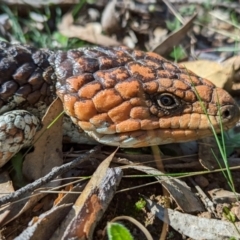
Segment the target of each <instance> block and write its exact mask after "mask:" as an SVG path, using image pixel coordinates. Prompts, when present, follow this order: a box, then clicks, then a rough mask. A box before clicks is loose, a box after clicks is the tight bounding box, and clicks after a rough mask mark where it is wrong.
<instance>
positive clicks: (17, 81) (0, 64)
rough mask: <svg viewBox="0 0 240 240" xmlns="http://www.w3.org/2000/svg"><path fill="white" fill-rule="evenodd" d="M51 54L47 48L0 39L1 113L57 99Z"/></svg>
mask: <svg viewBox="0 0 240 240" xmlns="http://www.w3.org/2000/svg"><path fill="white" fill-rule="evenodd" d="M52 55H54V53H53V52H52V51H50V50H47V49H36V48H33V47H31V46H23V45H18V44H9V43H7V42H0V85H1V87H0V114H2V113H4V112H7V111H9V110H12V109H28V110H30V111H31V109H33V110H34V109H39V106H44V105H45V106H48V105H49V104H50V103H51V102H52V101H53V99H54V98H56V89H55V84H56V76H55V73H54V68H53V67H52V66H51V63H50V60H49V59H50V57H51V56H52ZM39 114H40V115H41V111H40V112H39Z"/></svg>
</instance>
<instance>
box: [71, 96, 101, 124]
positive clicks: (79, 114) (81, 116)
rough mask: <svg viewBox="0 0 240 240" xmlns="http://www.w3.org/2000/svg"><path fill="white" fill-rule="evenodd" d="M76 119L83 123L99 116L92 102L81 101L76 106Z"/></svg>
mask: <svg viewBox="0 0 240 240" xmlns="http://www.w3.org/2000/svg"><path fill="white" fill-rule="evenodd" d="M74 113H75V117H76V118H78V120H81V121H88V120H89V119H90V118H92V117H94V116H95V115H96V114H97V110H96V108H95V106H94V103H93V101H92V100H79V101H78V102H76V103H75V104H74Z"/></svg>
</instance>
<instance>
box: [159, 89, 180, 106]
mask: <svg viewBox="0 0 240 240" xmlns="http://www.w3.org/2000/svg"><path fill="white" fill-rule="evenodd" d="M157 103H158V105H159V107H162V108H167V109H172V108H176V107H177V106H178V105H179V100H178V99H177V98H176V97H175V96H173V95H172V94H170V93H162V94H160V95H159V96H158V97H157Z"/></svg>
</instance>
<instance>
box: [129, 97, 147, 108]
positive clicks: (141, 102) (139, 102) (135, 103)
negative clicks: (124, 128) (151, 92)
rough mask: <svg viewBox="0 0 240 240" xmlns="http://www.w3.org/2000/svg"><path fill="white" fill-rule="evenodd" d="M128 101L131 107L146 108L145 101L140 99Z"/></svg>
mask: <svg viewBox="0 0 240 240" xmlns="http://www.w3.org/2000/svg"><path fill="white" fill-rule="evenodd" d="M129 101H130V103H131V105H132V106H133V107H134V106H143V107H146V106H147V104H146V101H145V99H142V98H138V97H135V98H131V99H130V100H129Z"/></svg>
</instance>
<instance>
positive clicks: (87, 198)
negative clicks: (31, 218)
mask: <svg viewBox="0 0 240 240" xmlns="http://www.w3.org/2000/svg"><path fill="white" fill-rule="evenodd" d="M114 154H115V152H114V153H113V154H111V155H110V156H109V157H107V158H106V159H105V160H104V161H103V162H102V163H101V164H100V165H99V167H98V168H97V170H96V171H95V173H94V174H93V176H92V178H91V180H90V181H89V182H88V184H87V185H86V187H85V189H84V190H83V192H82V194H81V195H80V197H79V198H78V200H77V201H76V203H75V204H74V206H73V207H72V209H71V211H70V212H69V214H68V215H67V216H66V218H65V219H64V221H63V223H62V224H61V226H60V227H59V230H58V235H60V236H63V238H65V239H69V238H75V237H77V238H79V239H91V236H92V234H93V231H94V229H95V226H96V224H97V222H98V221H99V220H100V218H101V217H102V215H103V213H104V211H105V210H106V208H107V206H108V204H109V203H110V201H111V199H112V197H113V196H114V193H115V191H116V188H117V186H118V184H119V182H120V179H121V177H122V171H121V169H120V168H113V169H110V168H109V164H110V162H111V161H112V158H113V156H114ZM65 229H66V230H65Z"/></svg>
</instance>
